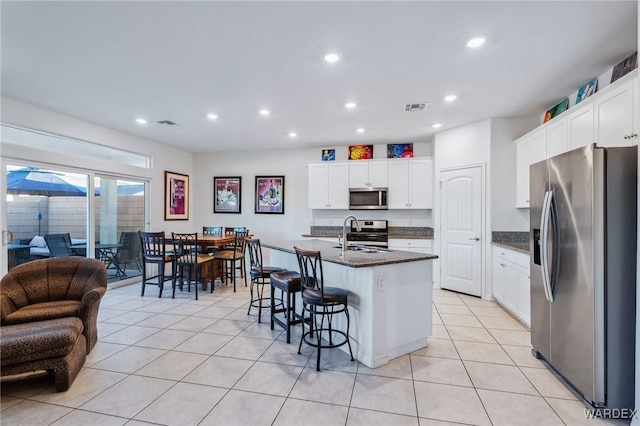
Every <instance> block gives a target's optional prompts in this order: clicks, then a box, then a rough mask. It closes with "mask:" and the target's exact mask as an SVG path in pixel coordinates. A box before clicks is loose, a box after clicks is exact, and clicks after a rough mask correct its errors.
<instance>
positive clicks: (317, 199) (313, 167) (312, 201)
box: [308, 161, 349, 210]
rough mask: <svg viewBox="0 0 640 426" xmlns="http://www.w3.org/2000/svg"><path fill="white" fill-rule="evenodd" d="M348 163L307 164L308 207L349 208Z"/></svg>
mask: <svg viewBox="0 0 640 426" xmlns="http://www.w3.org/2000/svg"><path fill="white" fill-rule="evenodd" d="M348 181H349V164H348V163H346V162H333V161H332V162H323V163H310V164H309V194H308V196H309V208H310V209H345V210H346V209H348V208H349V187H348V185H347V183H348Z"/></svg>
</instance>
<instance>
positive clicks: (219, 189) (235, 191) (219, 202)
mask: <svg viewBox="0 0 640 426" xmlns="http://www.w3.org/2000/svg"><path fill="white" fill-rule="evenodd" d="M241 190H242V177H240V176H231V177H214V178H213V212H214V213H242V205H241V200H242V198H241Z"/></svg>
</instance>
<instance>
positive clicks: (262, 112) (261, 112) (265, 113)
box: [259, 109, 271, 116]
mask: <svg viewBox="0 0 640 426" xmlns="http://www.w3.org/2000/svg"><path fill="white" fill-rule="evenodd" d="M259 112H260V115H264V116H267V115H269V114H271V111H269V110H268V109H261V110H260V111H259Z"/></svg>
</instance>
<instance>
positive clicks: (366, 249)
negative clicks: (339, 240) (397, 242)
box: [333, 246, 391, 253]
mask: <svg viewBox="0 0 640 426" xmlns="http://www.w3.org/2000/svg"><path fill="white" fill-rule="evenodd" d="M333 248H337V249H341V248H342V246H334V247H333ZM347 251H358V252H360V253H389V252H390V251H391V250H387V249H383V248H378V247H368V246H347Z"/></svg>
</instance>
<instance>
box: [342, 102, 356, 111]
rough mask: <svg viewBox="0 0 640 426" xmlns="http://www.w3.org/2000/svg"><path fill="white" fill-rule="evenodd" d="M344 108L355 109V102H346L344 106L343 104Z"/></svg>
mask: <svg viewBox="0 0 640 426" xmlns="http://www.w3.org/2000/svg"><path fill="white" fill-rule="evenodd" d="M344 106H346V107H347V108H349V109H352V108H355V107H356V103H355V102H347V103H346V104H344Z"/></svg>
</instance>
